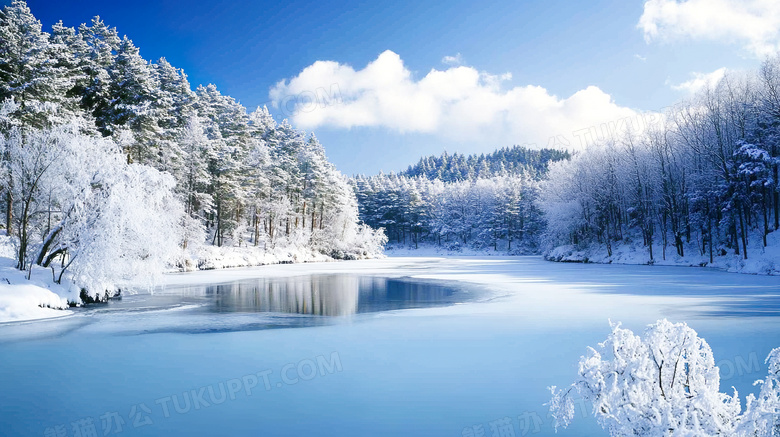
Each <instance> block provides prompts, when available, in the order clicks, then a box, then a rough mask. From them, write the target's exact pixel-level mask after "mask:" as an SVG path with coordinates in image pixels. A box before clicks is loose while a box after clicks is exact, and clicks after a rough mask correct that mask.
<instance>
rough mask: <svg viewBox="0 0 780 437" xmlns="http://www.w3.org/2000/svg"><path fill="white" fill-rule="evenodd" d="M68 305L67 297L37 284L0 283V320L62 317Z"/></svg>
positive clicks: (65, 313)
mask: <svg viewBox="0 0 780 437" xmlns="http://www.w3.org/2000/svg"><path fill="white" fill-rule="evenodd" d="M67 307H68V301H67V298H64V297H61V296H58V295H57V294H56V293H54V292H52V291H51V290H48V289H46V288H43V287H39V286H37V285H30V284H15V285H7V284H6V285H0V322H13V321H19V320H34V319H43V318H49V317H60V316H64V315H67V314H70V311H64V312H63V311H60V310H61V309H63V308H67Z"/></svg>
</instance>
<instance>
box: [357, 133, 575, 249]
mask: <svg viewBox="0 0 780 437" xmlns="http://www.w3.org/2000/svg"><path fill="white" fill-rule="evenodd" d="M568 158H569V155H568V153H567V152H562V151H558V150H552V149H543V150H531V149H527V148H524V147H519V146H515V147H512V148H503V149H500V150H498V151H496V152H493V153H491V154H488V155H485V154H482V155H469V156H465V155H462V154H457V153H456V154H453V155H448V154H447V153H444V154H443V155H441V156H438V157H437V156H429V157H425V158H422V159H420V162H419V163H418V164H416V165H414V166H410V167H409V169H408V170H406V171H404V172H401V173H399V174H397V175H396V174H392V173H391V174H389V175H386V174H379V175H376V176H372V177H366V176H357V177H355V178H354V179H353V184H354V185H355V189H356V192H357V196H358V201H359V204H360V218H361V220H362V221H363V222H365V223H366V224H368V225H370V226H372V227H374V228H384V229H385V232H386V234H387V237H388V238H389V241H390V242H391V243H395V244H398V245H401V246H409V247H414V248H419V246H420V244H428V245H435V246H437V247H443V248H446V249H449V250H461V249H463V248H466V247H468V248H474V249H489V250H494V251H496V250H500V251H503V252H511V253H536V252H537V251H538V250H539V237H540V235H541V233H542V231H543V230H544V218H543V217H542V212H541V210H540V209H539V208H538V206H537V200H538V196H539V182H540V180H541V178H543V177H544V175H545V174H546V173H547V167H548V165H549V163H551V162H554V161H559V160H564V159H568Z"/></svg>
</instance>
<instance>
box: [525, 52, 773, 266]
mask: <svg viewBox="0 0 780 437" xmlns="http://www.w3.org/2000/svg"><path fill="white" fill-rule="evenodd" d="M779 164H780V58H773V59H768V60H766V61H765V62H764V63H763V65H762V67H761V68H760V69H759V70H758V71H754V72H750V73H733V74H728V75H726V77H724V78H723V79H722V80H720V81H719V82H718V83H717V84H710V86H708V87H706V88H705V89H704V90H702V91H700V92H699V93H698V94H696V95H695V96H693V97H692V98H690V99H687V100H685V101H683V102H681V103H679V104H677V105H675V106H674V107H672V108H671V109H670V110H668V111H666V112H665V113H664V114H662V116H661V117H659V121H658V122H657V123H653V124H652V125H650V126H648V128H647V129H644V130H642V131H640V130H639V129H637V128H636V127H635V126H633V125H632V124H631V123H627V124H626V126H625V129H622V130H621V131H620V132H618V133H616V134H615V135H605V136H604V137H603V138H600V139H597V141H596V142H595V144H594V145H593V146H591V147H589V148H587V149H586V150H583V151H581V152H578V153H576V154H574V155H573V156H572V159H570V160H566V161H559V162H556V163H553V164H552V165H551V166H550V171H549V173H548V175H547V176H548V177H547V180H545V181H544V182H543V183H542V185H541V190H540V202H539V205H540V208H541V209H542V210H543V211H544V216H545V218H546V222H547V226H546V233H545V237H544V241H545V245H546V249H547V250H548V251H551V252H552V256H553V257H558V258H560V257H565V256H567V255H570V254H571V253H572V251H576V250H577V249H584V256H585V257H587V256H607V257H612V256H613V255H616V251H617V250H618V249H621V248H629V249H630V250H631V251H632V252H641V253H643V254H644V255H643V258H642V259H644V260H645V261H647V262H651V263H652V262H654V261H656V260H666V259H667V258H668V257H671V256H677V257H681V258H682V257H689V256H692V257H698V258H700V259H701V260H702V263H703V264H706V263H713V262H714V261H715V258H716V257H718V256H720V255H737V256H739V257H741V258H742V259H743V260H747V259H748V258H749V257H750V255H749V254H750V253H751V252H752V253H756V254H764V253H766V252H767V251H768V250H771V248H770V249H766V248H767V247H768V246H772V244H771V243H772V239H773V238H775V237H776V234H774V235H773V234H772V232H773V231H776V230H777V229H778V228H780V186H778V165H779ZM777 244H778V242H775V245H777ZM555 247H558V249H557V250H554V249H553V248H555Z"/></svg>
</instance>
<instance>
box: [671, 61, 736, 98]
mask: <svg viewBox="0 0 780 437" xmlns="http://www.w3.org/2000/svg"><path fill="white" fill-rule="evenodd" d="M725 75H726V68H725V67H723V68H718V69H717V70H715V71H713V72H712V73H696V72H694V73H691V78H690V79H689V80H686V81H685V82H683V83H680V84H677V85H671V87H672V89H673V90H675V91H684V92H687V93H689V94H695V93H696V92H697V91H699V90H701V89H704V88H706V87H708V86H710V87H714V86H715V85H717V84H718V82H720V80H721V79H723V77H724V76H725Z"/></svg>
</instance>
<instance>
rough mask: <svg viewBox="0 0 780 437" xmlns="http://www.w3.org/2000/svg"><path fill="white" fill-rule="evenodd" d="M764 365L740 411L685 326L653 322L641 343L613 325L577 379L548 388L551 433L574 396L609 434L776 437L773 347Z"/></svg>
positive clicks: (776, 357)
mask: <svg viewBox="0 0 780 437" xmlns="http://www.w3.org/2000/svg"><path fill="white" fill-rule="evenodd" d="M766 362H767V364H768V367H769V375H768V376H767V378H766V379H765V380H763V381H758V382H757V383H756V384H760V385H761V390H760V393H759V396H758V397H757V398H756V397H755V396H754V395H752V394H751V395H749V396H748V398H747V408H746V410H745V412H744V413H742V412H741V407H740V402H739V397H738V394H737V393H736V390H735V392H734V394H733V395H728V394H725V393H721V392H720V391H719V389H720V375H719V370H718V368H717V367H716V366H715V360H714V357H713V354H712V349H711V348H710V346H709V345H708V344H707V342H706V341H705V340H704V339H703V338H699V336H698V335H697V334H696V331H694V330H693V329H691V328H690V327H688V325H686V324H685V323H671V322H669V321H667V320H660V321H658V322H657V323H656V324H654V325H650V326H649V327H648V328H647V330H646V331H645V336H644V338H640V337H639V336H637V335H635V334H634V333H633V332H631V331H630V330H628V329H622V328H621V327H620V324H613V325H612V333H610V335H609V336H608V337H607V340H606V341H604V342H603V343H600V344H599V348H598V350H597V349H594V348H588V353H587V355H585V356H583V357H581V358H580V362H579V371H578V373H579V377H578V378H577V380H576V381H575V382H574V383H573V384H572V385H571V386H569V387H568V388H566V389H564V390H558V389H557V388H556V387H554V386H553V387H550V390H551V392H552V394H553V396H552V399H551V401H550V403H549V406H550V413H551V415H552V416H553V417H554V419H555V426H556V429H557V427H558V426H562V427H566V426H568V425H569V423H571V420H572V419H573V418H574V399H575V397H581V398H583V400H584V401H586V402H591V403H593V415H594V416H595V417H596V418H597V419H598V421H599V423H600V424H601V426H602V427H603V428H604V429H605V430H607V431H608V432H609V434H610V435H612V436H745V437H747V436H755V437H764V436H766V437H769V436H774V435H780V433H778V431H780V421H779V420H778V415H779V414H780V382H779V381H780V348H778V349H775V350H773V351H772V352H771V353H770V354H769V357H768V358H767V360H766Z"/></svg>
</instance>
